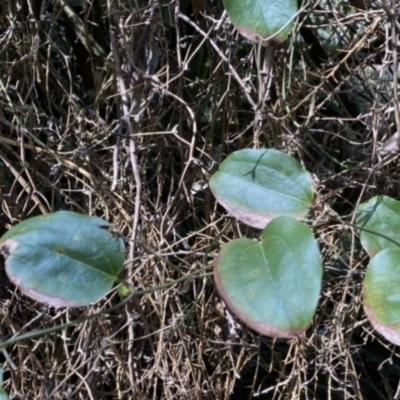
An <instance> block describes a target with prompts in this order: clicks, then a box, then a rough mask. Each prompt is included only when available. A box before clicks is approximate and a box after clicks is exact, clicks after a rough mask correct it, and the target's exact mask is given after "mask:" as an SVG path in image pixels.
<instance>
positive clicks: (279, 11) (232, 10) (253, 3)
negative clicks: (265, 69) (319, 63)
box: [223, 0, 298, 43]
mask: <svg viewBox="0 0 400 400" xmlns="http://www.w3.org/2000/svg"><path fill="white" fill-rule="evenodd" d="M223 2H224V6H225V9H226V12H227V14H228V16H229V18H230V20H231V21H232V23H233V25H235V28H236V29H237V30H238V31H239V32H240V33H241V34H242V35H243V36H244V37H245V38H247V39H249V40H251V41H253V42H255V43H258V42H260V39H264V40H265V39H268V38H271V37H272V38H273V39H274V41H277V42H282V41H284V40H285V39H286V37H287V36H288V35H289V33H290V31H291V30H292V28H293V24H294V18H295V16H296V13H297V10H298V8H297V0H223Z"/></svg>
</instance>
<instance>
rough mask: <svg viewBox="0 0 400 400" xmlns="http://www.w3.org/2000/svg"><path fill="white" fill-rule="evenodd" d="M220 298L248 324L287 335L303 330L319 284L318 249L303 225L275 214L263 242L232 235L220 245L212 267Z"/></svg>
mask: <svg viewBox="0 0 400 400" xmlns="http://www.w3.org/2000/svg"><path fill="white" fill-rule="evenodd" d="M214 279H215V283H216V287H217V290H218V292H219V293H220V295H221V297H222V298H223V299H224V301H225V302H226V304H227V305H228V306H229V308H230V309H231V310H232V311H233V312H234V313H235V314H236V315H237V316H238V317H239V318H240V319H241V320H242V321H243V322H245V323H246V324H247V325H248V326H250V327H251V328H252V329H254V330H256V331H257V332H259V333H261V334H263V335H266V336H272V337H281V338H288V337H292V336H295V335H299V334H301V333H302V332H304V330H305V329H307V328H308V327H309V326H310V324H311V320H312V318H313V315H314V313H315V309H316V307H317V303H318V297H319V293H320V289H321V279H322V266H321V257H320V252H319V249H318V246H317V243H316V242H315V239H314V237H313V235H312V232H311V231H310V229H309V228H308V227H306V226H305V225H304V224H302V223H300V222H298V221H296V220H294V219H292V218H289V217H278V218H276V219H274V220H273V221H272V222H271V223H270V224H268V226H267V227H266V228H265V229H264V231H263V234H262V241H261V242H259V243H258V242H255V241H253V240H250V239H237V240H233V241H232V242H230V243H228V244H227V245H225V246H224V247H223V248H222V250H221V252H220V255H219V257H218V260H217V262H216V265H215V268H214Z"/></svg>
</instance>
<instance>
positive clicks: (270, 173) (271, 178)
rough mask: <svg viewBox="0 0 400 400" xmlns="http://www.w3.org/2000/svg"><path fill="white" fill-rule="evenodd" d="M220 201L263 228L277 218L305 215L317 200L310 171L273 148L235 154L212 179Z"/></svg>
mask: <svg viewBox="0 0 400 400" xmlns="http://www.w3.org/2000/svg"><path fill="white" fill-rule="evenodd" d="M210 188H211V191H212V192H213V194H214V196H215V198H216V199H217V201H218V202H219V203H220V204H221V205H222V206H223V207H225V208H226V210H228V211H229V212H230V213H231V214H232V215H233V216H234V217H236V218H237V219H238V220H239V221H242V222H244V223H245V224H247V225H250V226H252V227H254V228H259V229H263V228H264V227H265V226H266V225H267V224H268V223H269V222H270V221H271V220H272V219H273V218H275V217H278V216H289V217H292V218H297V219H299V218H302V217H303V216H304V215H305V214H306V213H307V212H308V208H309V207H310V206H311V204H312V202H313V190H312V181H311V176H310V174H309V173H308V172H307V171H305V170H304V169H303V168H302V167H301V166H300V164H299V162H298V161H297V160H296V159H294V158H293V157H291V156H289V155H287V154H285V153H282V152H280V151H277V150H271V149H259V150H256V149H245V150H239V151H236V152H234V153H232V154H231V155H230V156H229V157H227V158H226V159H225V160H224V161H223V162H222V163H221V165H220V167H219V171H218V172H216V173H215V174H214V175H213V176H212V177H211V179H210Z"/></svg>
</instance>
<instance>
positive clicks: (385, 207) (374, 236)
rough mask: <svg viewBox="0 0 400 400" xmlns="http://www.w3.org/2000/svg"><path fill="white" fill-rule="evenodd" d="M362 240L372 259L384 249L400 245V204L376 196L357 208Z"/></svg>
mask: <svg viewBox="0 0 400 400" xmlns="http://www.w3.org/2000/svg"><path fill="white" fill-rule="evenodd" d="M356 221H357V226H359V227H360V228H362V229H360V240H361V244H362V246H363V247H364V249H365V251H366V252H367V253H368V255H369V256H370V257H373V256H374V255H375V254H377V253H378V252H380V251H381V250H383V249H388V248H397V247H399V245H400V229H399V227H400V202H399V201H397V200H394V199H392V198H390V197H387V196H376V197H373V198H372V199H370V200H369V201H368V202H366V203H363V204H360V205H359V207H358V208H357V219H356ZM364 229H365V230H364Z"/></svg>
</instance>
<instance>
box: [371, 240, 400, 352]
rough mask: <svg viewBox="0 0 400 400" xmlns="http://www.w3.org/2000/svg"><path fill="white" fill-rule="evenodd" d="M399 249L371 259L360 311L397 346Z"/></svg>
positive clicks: (399, 335) (399, 332) (399, 325)
mask: <svg viewBox="0 0 400 400" xmlns="http://www.w3.org/2000/svg"><path fill="white" fill-rule="evenodd" d="M399 287H400V249H399V248H388V249H385V250H382V251H381V252H379V253H378V254H377V255H376V256H375V257H374V258H372V259H371V261H370V263H369V265H368V269H367V274H366V276H365V279H364V309H365V313H366V314H367V317H368V319H369V321H370V322H371V324H372V326H373V327H374V328H375V329H376V330H377V331H378V332H379V333H380V334H381V335H382V336H384V337H385V338H386V339H387V340H389V341H390V342H392V343H394V344H396V345H398V346H400V291H399Z"/></svg>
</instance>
